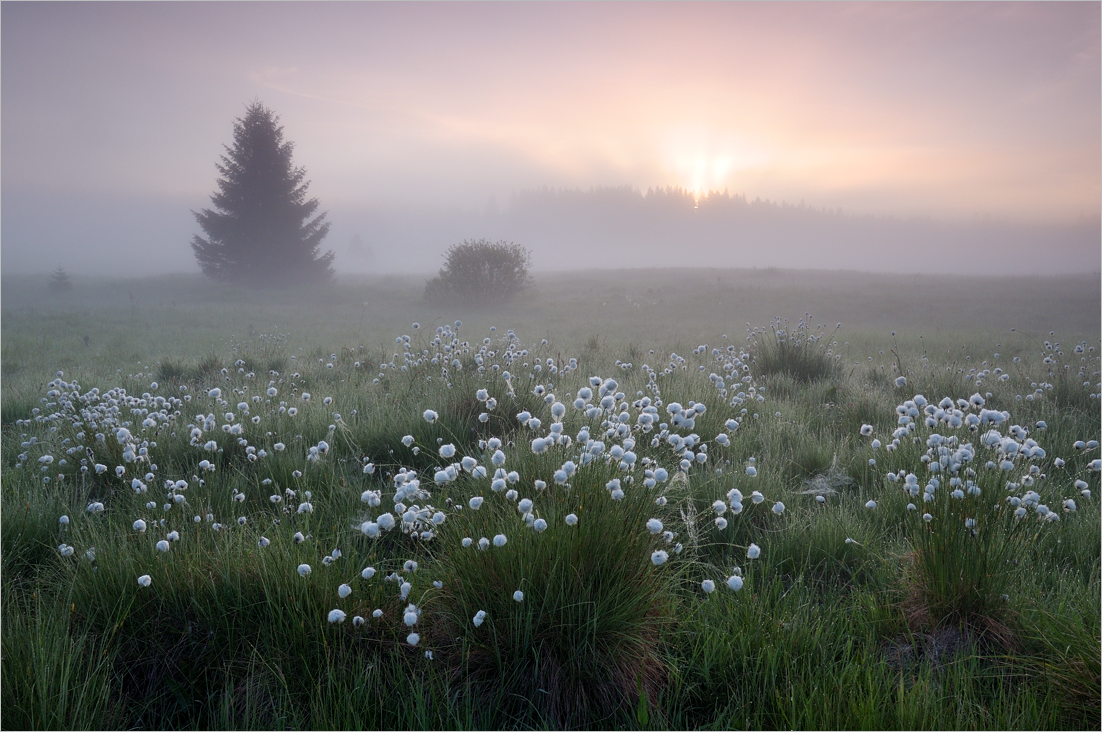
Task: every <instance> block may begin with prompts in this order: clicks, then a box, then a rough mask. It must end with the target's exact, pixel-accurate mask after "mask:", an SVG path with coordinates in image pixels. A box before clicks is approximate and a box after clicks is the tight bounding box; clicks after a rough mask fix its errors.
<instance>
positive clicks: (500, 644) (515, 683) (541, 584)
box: [434, 473, 676, 728]
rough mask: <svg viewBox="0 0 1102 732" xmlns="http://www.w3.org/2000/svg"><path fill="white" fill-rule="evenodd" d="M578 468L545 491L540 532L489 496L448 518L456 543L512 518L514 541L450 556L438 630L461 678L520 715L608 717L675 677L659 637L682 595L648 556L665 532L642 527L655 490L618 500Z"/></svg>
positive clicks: (577, 723) (532, 718)
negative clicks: (479, 617) (499, 509)
mask: <svg viewBox="0 0 1102 732" xmlns="http://www.w3.org/2000/svg"><path fill="white" fill-rule="evenodd" d="M605 477H609V476H605ZM576 478H578V479H576V480H575V481H574V483H573V486H572V487H571V488H569V489H564V488H555V489H548V490H549V491H551V490H554V494H552V495H547V496H545V497H544V498H541V502H540V506H541V508H542V509H543V510H542V511H541V516H542V517H543V518H544V519H545V520H546V521H547V522H548V525H549V528H548V529H547V530H546V531H544V532H543V533H541V534H537V533H536V532H534V531H533V530H532V529H531V528H529V527H527V526H526V525H525V524H524V522H523V521H521V520H520V519H519V518H518V517H517V516H516V515H514V516H512V517H510V516H507V515H501V514H495V513H493V512H491V510H490V509H489V507H488V506H487V507H484V508H482V509H481V510H480V511H478V512H474V511H464V512H462V513H461V514H459V515H458V516H456V517H454V518H453V519H451V520H450V521H449V524H448V526H449V529H450V530H449V532H448V537H447V540H448V541H449V542H455V543H458V541H459V539H460V538H461V536H463V535H469V536H471V537H472V538H473V539H474V541H475V542H477V541H478V539H479V537H480V536H494V532H497V531H500V530H502V529H503V527H508V528H504V531H505V532H506V533H507V535H508V545H507V546H508V549H497V548H495V547H494V546H493V545H491V546H490V548H488V549H486V550H480V549H479V548H478V545H477V543H475V544H474V545H473V546H471V547H469V548H466V549H459V550H456V551H453V552H450V553H449V555H448V556H447V557H446V559H445V560H444V565H445V569H444V576H445V580H444V588H445V589H444V593H443V594H442V596H441V597H440V598H439V603H438V605H439V610H437V611H436V615H437V619H438V622H437V626H436V627H435V629H434V635H435V636H436V637H437V638H438V643H439V645H440V647H442V648H445V649H447V650H446V651H445V652H446V654H447V658H448V663H449V664H450V665H451V667H452V668H453V669H454V673H455V674H456V676H457V678H460V679H462V680H463V681H464V683H466V684H468V685H469V686H470V687H471V688H472V689H473V690H474V693H476V694H477V695H478V696H479V697H480V699H481V700H482V701H484V702H490V701H491V700H496V702H497V703H498V704H499V705H501V709H502V712H503V714H505V715H506V717H507V718H509V719H512V720H514V721H516V723H518V724H522V725H528V724H537V725H548V726H552V727H557V728H564V727H565V728H570V727H586V726H592V725H611V724H613V720H616V719H618V718H619V717H620V716H621V715H623V714H627V713H630V712H632V711H633V710H636V709H637V708H638V705H639V700H640V696H641V695H645V696H646V698H647V699H650V700H651V701H653V700H655V699H657V698H658V697H659V695H660V693H661V690H662V688H663V687H664V686H665V685H666V683H667V682H668V675H669V670H668V669H667V668H666V666H665V664H664V662H663V657H662V653H661V646H660V639H661V637H662V634H663V631H665V630H668V629H669V628H670V626H671V625H672V624H673V617H674V606H675V604H676V602H675V599H674V597H673V595H672V584H671V583H672V579H671V578H672V577H673V573H672V572H671V571H669V570H670V568H669V567H655V566H654V565H653V564H652V562H651V560H650V555H651V551H652V550H654V549H655V548H656V546H657V543H658V542H661V541H662V540H661V537H660V536H659V537H657V538H656V537H652V536H651V535H650V534H649V533H648V532H647V530H646V529H645V527H644V524H645V522H646V521H647V520H648V518H650V517H651V516H653V515H654V511H653V510H652V509H655V506H654V503H653V499H652V498H651V497H649V493H648V492H645V491H641V490H639V491H632V492H629V493H628V494H627V497H625V499H624V500H623V501H619V502H617V501H614V500H612V499H611V498H610V496H609V491H607V490H606V489H605V487H604V481H603V480H602V479H600V477H599V475H596V474H593V473H588V474H586V475H585V477H582V476H581V474H579V475H578V476H576ZM505 510H506V511H508V508H506V509H505ZM570 513H576V514H577V515H579V516H581V520H580V521H579V522H578V523H577V524H576V525H573V526H570V525H567V523H566V521H565V517H566V516H567V515H568V514H570ZM513 527H517V528H513ZM662 543H663V544H664V542H662ZM652 544H654V545H655V546H652ZM517 590H519V591H521V592H523V593H524V596H523V600H522V601H520V602H518V601H516V600H515V599H514V595H513V593H514V591H517ZM479 611H484V612H485V613H486V618H485V621H484V623H482V624H481V627H476V626H475V625H474V622H473V618H474V616H475V614H476V613H478V612H479ZM455 639H458V640H455Z"/></svg>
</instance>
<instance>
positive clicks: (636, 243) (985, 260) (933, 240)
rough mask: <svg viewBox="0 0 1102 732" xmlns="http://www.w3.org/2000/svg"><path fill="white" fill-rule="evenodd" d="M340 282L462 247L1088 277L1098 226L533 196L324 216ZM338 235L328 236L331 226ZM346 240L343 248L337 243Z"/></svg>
mask: <svg viewBox="0 0 1102 732" xmlns="http://www.w3.org/2000/svg"><path fill="white" fill-rule="evenodd" d="M332 218H333V219H334V221H336V222H340V223H341V224H342V227H341V228H342V229H344V230H345V231H349V229H351V231H349V233H348V234H342V235H341V238H342V239H343V240H344V242H347V245H345V246H343V247H342V246H341V244H342V243H343V242H335V245H336V248H337V250H338V255H337V261H336V267H337V269H338V270H344V271H357V270H358V271H407V272H408V271H422V270H424V271H434V270H435V269H436V268H438V267H439V265H440V262H441V259H440V258H441V255H442V254H443V252H444V250H445V249H447V247H448V246H450V245H451V244H455V243H458V242H460V241H462V240H463V239H469V238H472V237H474V238H481V237H485V238H488V239H495V240H496V239H505V240H509V241H514V242H517V243H520V244H522V245H524V246H526V247H528V248H529V249H531V250H532V257H533V264H534V266H535V268H536V269H539V270H549V269H551V270H568V269H589V268H601V269H620V268H638V267H759V268H762V267H785V268H797V269H846V270H859V271H871V272H887V271H894V272H922V273H945V274H954V273H955V274H961V275H1005V274H1029V273H1037V274H1053V273H1061V272H1063V273H1073V272H1097V271H1099V268H1100V259H1102V235H1100V228H1099V220H1098V219H1097V218H1093V219H1084V220H1082V221H1078V222H1075V223H1067V224H1014V223H1009V222H1006V221H998V220H992V219H981V218H977V219H973V220H970V221H945V220H939V219H935V218H928V217H899V216H869V215H855V214H850V213H845V212H843V211H842V210H841V209H829V208H815V207H814V206H808V205H805V204H804V203H803V202H801V203H798V204H791V203H787V202H780V203H777V202H773V201H763V200H761V199H760V198H754V199H750V198H748V197H746V196H743V195H730V194H729V193H727V192H726V191H723V192H715V191H713V192H710V193H708V194H706V195H704V196H701V197H700V198H699V199H698V198H696V197H694V196H693V194H692V192H691V191H687V190H685V189H682V188H652V189H649V190H646V191H641V190H639V189H636V188H632V187H630V186H620V187H596V188H591V189H589V190H579V189H552V188H546V187H545V188H541V189H536V190H528V191H522V192H518V193H516V194H514V195H513V196H512V197H510V198H509V199H508V201H507V202H505V203H504V205H501V206H499V205H497V204H496V203H495V202H494V201H492V200H491V202H490V203H489V204H488V205H487V206H486V207H485V208H484V209H483V210H482V211H472V210H469V209H468V210H465V211H464V210H456V209H451V210H436V211H427V210H425V209H416V210H415V209H409V210H404V211H403V210H397V209H394V208H390V207H383V206H378V207H374V206H373V207H369V208H361V209H358V210H345V211H334V213H333V216H332ZM335 228H336V227H335ZM352 232H355V235H354V236H352V238H351V239H349V238H346V237H348V236H349V235H351V234H352Z"/></svg>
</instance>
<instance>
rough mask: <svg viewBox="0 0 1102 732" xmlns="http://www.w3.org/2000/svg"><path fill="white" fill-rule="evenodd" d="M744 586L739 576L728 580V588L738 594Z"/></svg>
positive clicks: (733, 576)
mask: <svg viewBox="0 0 1102 732" xmlns="http://www.w3.org/2000/svg"><path fill="white" fill-rule="evenodd" d="M742 584H743V582H742V577H739V576H738V575H737V574H736V575H732V576H730V577H728V578H727V586H728V587H730V588H731V589H732V590H734V591H735V592H738V591H739V590H741V589H742Z"/></svg>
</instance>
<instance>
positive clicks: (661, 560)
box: [650, 549, 670, 567]
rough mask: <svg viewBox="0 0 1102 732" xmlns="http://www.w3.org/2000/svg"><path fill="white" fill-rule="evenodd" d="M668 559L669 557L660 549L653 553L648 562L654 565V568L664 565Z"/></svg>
mask: <svg viewBox="0 0 1102 732" xmlns="http://www.w3.org/2000/svg"><path fill="white" fill-rule="evenodd" d="M669 558H670V555H669V554H668V553H667V552H665V551H663V550H661V549H659V550H657V551H655V552H653V553H652V554H651V555H650V560H651V562H653V563H654V566H656V567H660V566H661V565H663V564H665V563H666V561H667V560H669Z"/></svg>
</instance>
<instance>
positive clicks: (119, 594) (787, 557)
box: [0, 269, 1102, 729]
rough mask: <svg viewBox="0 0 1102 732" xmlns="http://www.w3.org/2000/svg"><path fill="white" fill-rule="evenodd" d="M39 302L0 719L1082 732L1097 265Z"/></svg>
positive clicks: (8, 338) (117, 282) (5, 300)
mask: <svg viewBox="0 0 1102 732" xmlns="http://www.w3.org/2000/svg"><path fill="white" fill-rule="evenodd" d="M74 284H75V288H74V290H73V291H71V292H68V293H60V294H55V293H50V292H49V291H48V289H47V288H46V279H45V278H44V277H43V278H38V279H36V278H21V279H19V278H12V277H5V278H4V279H3V281H2V287H3V290H2V308H3V309H2V316H0V317H2V371H0V375H2V379H3V380H2V391H0V395H2V423H3V435H2V440H3V442H2V449H3V455H2V466H3V474H2V508H3V512H2V527H0V538H2V552H3V554H2V568H0V570H2V583H3V587H2V592H3V598H2V599H3V610H2V613H3V637H2V678H0V686H2V700H0V701H2V708H3V718H2V725H3V727H4V728H6V729H19V728H96V729H104V728H124V727H125V728H165V729H176V728H238V727H261V728H313V729H321V728H335V727H339V728H349V729H350V728H373V729H374V728H395V729H397V728H403V729H405V728H418V729H428V728H482V729H498V728H514V727H539V728H697V729H699V728H723V729H730V728H748V729H749V728H779V727H790V728H816V729H833V728H885V729H886V728H893V729H894V728H908V729H916V728H924V729H925V728H929V729H934V728H939V729H943V728H944V729H948V728H953V729H956V728H980V727H983V728H1018V729H1027V728H1029V729H1042V728H1044V729H1050V728H1097V727H1098V725H1099V721H1100V719H1099V698H1100V694H1102V688H1100V681H1099V669H1100V663H1102V661H1100V653H1099V649H1100V643H1102V636H1100V601H1099V595H1100V579H1099V578H1100V572H1102V563H1100V545H1102V529H1100V512H1099V507H1098V497H1099V495H1100V489H1099V469H1098V468H1099V447H1098V442H1097V440H1098V439H1099V431H1100V427H1099V425H1100V419H1102V417H1100V409H1099V397H1098V394H1099V392H1100V391H1102V385H1100V384H1099V381H1100V363H1099V347H1100V343H1099V333H1100V324H1099V312H1100V292H1099V289H1100V288H1099V284H1098V278H1097V276H1090V277H1075V278H1065V279H1060V280H1057V279H1038V278H1032V279H1031V278H1022V279H1004V280H996V279H977V278H960V277H954V276H945V277H941V278H930V277H926V276H923V277H909V276H888V275H883V276H880V275H861V274H855V273H821V272H800V271H776V270H730V271H722V270H707V269H700V270H690V269H686V270H681V271H674V272H650V271H629V270H623V271H616V270H607V271H599V270H594V271H591V272H585V273H561V274H546V275H543V276H540V277H537V280H536V286H535V288H534V289H533V291H532V292H530V293H529V294H528V295H527V296H526V297H524V298H523V299H522V300H521V301H520V302H517V303H515V304H514V305H511V306H509V307H508V308H503V309H500V310H479V309H462V310H457V311H455V312H444V311H441V310H440V309H438V308H432V307H429V306H426V305H425V304H423V303H422V302H421V293H422V289H423V279H418V278H413V277H405V278H401V277H394V278H359V279H343V280H341V281H340V282H338V283H337V284H336V285H334V286H332V287H330V288H326V289H321V290H290V291H284V292H253V291H235V290H232V289H230V288H226V287H223V286H217V285H213V284H210V283H207V282H205V281H203V280H201V279H199V278H198V277H191V276H174V277H165V278H151V279H144V280H124V279H103V280H93V279H81V278H74ZM806 313H810V314H811V315H812V316H813V317H809V316H806V315H805V314H806ZM786 318H787V320H786ZM457 321H461V323H457ZM415 324H417V325H416V326H415ZM506 374H508V377H506ZM946 399H947V400H948V401H946ZM478 499H481V500H478ZM62 517H65V519H64V521H62Z"/></svg>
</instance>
